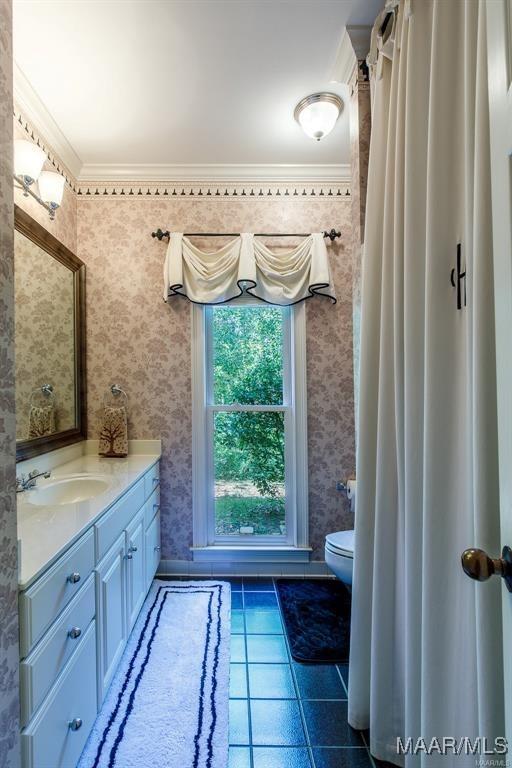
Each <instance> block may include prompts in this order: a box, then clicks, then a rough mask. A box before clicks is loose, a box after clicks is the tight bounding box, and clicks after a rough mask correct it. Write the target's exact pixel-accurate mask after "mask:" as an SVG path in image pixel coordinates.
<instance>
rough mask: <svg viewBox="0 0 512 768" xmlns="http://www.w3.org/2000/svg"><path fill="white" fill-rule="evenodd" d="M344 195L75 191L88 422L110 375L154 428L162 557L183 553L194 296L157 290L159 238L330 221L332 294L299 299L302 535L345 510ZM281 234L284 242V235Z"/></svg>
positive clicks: (140, 433)
mask: <svg viewBox="0 0 512 768" xmlns="http://www.w3.org/2000/svg"><path fill="white" fill-rule="evenodd" d="M350 200H351V198H350V196H337V197H336V196H332V197H329V196H327V194H326V195H325V196H323V192H322V196H320V197H319V196H318V195H317V196H315V197H314V198H312V197H307V198H306V199H304V197H302V196H297V197H288V198H284V199H283V197H278V196H276V195H275V194H274V195H273V196H272V197H271V198H269V197H268V196H267V195H265V197H263V196H260V197H259V198H258V197H255V198H253V199H251V198H247V197H246V198H245V199H244V198H243V197H242V199H240V197H233V195H230V196H226V197H219V198H215V197H202V198H201V197H199V198H198V197H197V196H196V197H195V198H190V197H188V196H187V197H185V199H183V197H176V198H170V197H167V198H166V197H162V196H160V197H158V196H155V195H154V194H153V195H150V196H146V195H141V196H139V197H129V196H125V197H121V196H120V195H117V196H115V197H114V196H113V195H98V196H94V195H91V196H86V195H84V196H79V197H78V198H77V244H78V256H79V257H80V258H81V259H82V260H83V261H84V262H85V264H86V266H87V367H88V428H89V436H90V437H91V438H94V437H98V431H99V425H100V419H101V412H102V400H103V396H104V393H105V391H106V390H107V388H108V387H109V385H110V384H112V383H113V382H115V383H117V384H119V385H120V386H121V387H122V388H123V389H125V391H126V392H127V394H128V398H129V403H128V429H129V436H130V438H153V437H156V438H158V437H161V438H162V441H163V458H162V472H161V510H162V557H163V558H164V559H182V560H188V559H190V557H191V555H190V551H189V547H190V546H191V544H192V423H191V339H190V305H189V303H188V302H187V301H186V300H184V299H182V298H180V297H176V298H175V299H173V300H172V301H170V302H169V304H165V303H164V302H163V301H162V266H163V260H164V255H165V248H166V244H165V243H164V242H158V240H156V239H152V238H151V232H152V231H153V230H154V229H156V228H158V227H162V228H163V229H166V228H171V229H174V230H175V231H185V232H187V231H207V232H222V231H231V232H233V231H234V232H265V231H275V232H286V231H288V232H294V231H295V232H308V231H320V230H323V229H325V228H329V229H330V228H331V227H332V226H335V227H336V228H338V229H341V232H342V237H341V242H340V241H339V240H338V241H336V242H335V243H334V244H332V245H329V254H330V259H331V265H332V270H333V276H334V282H335V287H336V293H337V298H338V303H337V304H336V305H335V306H333V305H331V303H330V302H328V301H324V300H322V299H313V300H310V301H308V302H307V327H308V331H307V334H308V335H307V353H308V361H307V376H308V414H309V415H308V448H309V506H310V541H311V544H312V546H313V548H314V559H316V560H323V556H324V553H323V542H324V537H325V534H326V533H329V532H331V531H334V530H340V529H342V528H351V527H352V526H353V518H352V516H351V514H350V511H349V506H348V504H347V501H346V499H345V498H344V497H343V496H342V495H341V494H340V493H339V492H337V491H336V481H337V480H339V479H343V478H345V477H347V476H349V475H351V474H353V472H354V467H355V457H354V415H353V413H354V390H353V366H352V253H351V237H352V235H351V223H350V217H351V204H350ZM281 243H282V241H281Z"/></svg>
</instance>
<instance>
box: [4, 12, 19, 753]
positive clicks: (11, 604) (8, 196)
mask: <svg viewBox="0 0 512 768" xmlns="http://www.w3.org/2000/svg"><path fill="white" fill-rule="evenodd" d="M0 253H1V258H0V765H1V766H2V767H3V768H16V767H17V766H18V765H19V736H18V734H19V699H18V659H19V652H18V566H17V534H16V494H15V489H14V485H15V456H16V443H15V437H16V434H15V418H14V249H13V208H12V7H11V0H0Z"/></svg>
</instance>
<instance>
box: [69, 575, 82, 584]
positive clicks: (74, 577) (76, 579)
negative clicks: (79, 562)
mask: <svg viewBox="0 0 512 768" xmlns="http://www.w3.org/2000/svg"><path fill="white" fill-rule="evenodd" d="M80 578H81V576H80V574H79V573H71V574H70V575H69V576H68V581H69V583H70V584H77V583H78V582H79V581H80Z"/></svg>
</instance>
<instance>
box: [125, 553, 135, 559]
mask: <svg viewBox="0 0 512 768" xmlns="http://www.w3.org/2000/svg"><path fill="white" fill-rule="evenodd" d="M124 559H125V560H133V555H130V554H128V555H125V556H124Z"/></svg>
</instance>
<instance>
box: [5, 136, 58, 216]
mask: <svg viewBox="0 0 512 768" xmlns="http://www.w3.org/2000/svg"><path fill="white" fill-rule="evenodd" d="M45 160H46V153H45V152H44V151H43V150H42V149H41V147H38V146H37V144H34V143H33V142H31V141H27V140H26V139H18V140H16V141H15V142H14V179H15V181H17V182H18V185H19V186H18V187H17V188H18V189H22V190H23V194H24V195H25V197H28V196H29V195H31V197H33V198H34V199H35V200H37V202H38V203H39V204H40V205H42V206H43V208H46V210H47V211H48V213H49V214H50V219H52V220H53V219H54V218H55V211H56V210H57V208H58V207H59V205H60V204H61V202H62V196H63V194H64V183H65V179H64V176H62V174H60V173H56V172H55V171H42V168H43V165H44V163H45ZM36 182H37V184H38V187H39V194H37V193H36V192H34V190H33V186H34V184H35V183H36Z"/></svg>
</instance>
